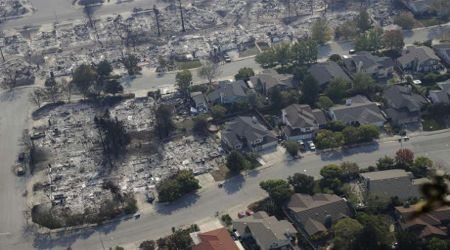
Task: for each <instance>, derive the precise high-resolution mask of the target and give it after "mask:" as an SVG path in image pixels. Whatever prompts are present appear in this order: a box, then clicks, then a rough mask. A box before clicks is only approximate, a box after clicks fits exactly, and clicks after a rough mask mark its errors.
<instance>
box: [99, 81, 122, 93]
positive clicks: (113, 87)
mask: <svg viewBox="0 0 450 250" xmlns="http://www.w3.org/2000/svg"><path fill="white" fill-rule="evenodd" d="M103 92H105V93H106V94H112V95H116V94H118V93H122V92H123V86H122V84H120V82H119V81H117V80H110V81H107V82H106V83H105V85H104V86H103Z"/></svg>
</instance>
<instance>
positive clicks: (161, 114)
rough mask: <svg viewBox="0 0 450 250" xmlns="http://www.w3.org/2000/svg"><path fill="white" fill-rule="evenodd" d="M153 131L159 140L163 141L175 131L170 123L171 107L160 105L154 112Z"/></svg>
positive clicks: (171, 122) (173, 125)
mask: <svg viewBox="0 0 450 250" xmlns="http://www.w3.org/2000/svg"><path fill="white" fill-rule="evenodd" d="M155 118H156V122H155V123H156V124H155V131H156V134H157V135H158V137H159V138H160V139H164V138H166V137H167V136H169V134H170V133H171V132H172V131H173V130H174V129H175V124H174V123H173V121H172V107H171V106H169V105H165V104H161V105H159V106H158V108H157V109H156V112H155Z"/></svg>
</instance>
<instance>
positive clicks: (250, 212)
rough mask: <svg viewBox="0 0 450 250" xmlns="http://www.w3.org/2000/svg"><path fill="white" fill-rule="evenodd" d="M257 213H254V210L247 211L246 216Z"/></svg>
mask: <svg viewBox="0 0 450 250" xmlns="http://www.w3.org/2000/svg"><path fill="white" fill-rule="evenodd" d="M254 213H255V212H253V211H252V210H250V209H248V210H247V211H245V214H246V215H247V216H250V215H253V214H254Z"/></svg>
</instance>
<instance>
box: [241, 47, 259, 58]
mask: <svg viewBox="0 0 450 250" xmlns="http://www.w3.org/2000/svg"><path fill="white" fill-rule="evenodd" d="M257 54H259V50H258V48H256V46H255V47H252V48H249V49H246V50H244V51H241V52H239V57H247V56H254V55H257Z"/></svg>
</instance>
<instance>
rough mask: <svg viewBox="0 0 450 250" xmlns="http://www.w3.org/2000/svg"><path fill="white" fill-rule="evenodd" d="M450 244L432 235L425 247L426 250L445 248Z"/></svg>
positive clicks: (445, 249)
mask: <svg viewBox="0 0 450 250" xmlns="http://www.w3.org/2000/svg"><path fill="white" fill-rule="evenodd" d="M449 246H450V244H449V243H448V241H446V240H442V239H439V238H435V237H433V238H432V239H431V240H430V241H428V244H427V249H428V250H447V249H448V248H449Z"/></svg>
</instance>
